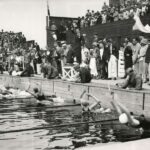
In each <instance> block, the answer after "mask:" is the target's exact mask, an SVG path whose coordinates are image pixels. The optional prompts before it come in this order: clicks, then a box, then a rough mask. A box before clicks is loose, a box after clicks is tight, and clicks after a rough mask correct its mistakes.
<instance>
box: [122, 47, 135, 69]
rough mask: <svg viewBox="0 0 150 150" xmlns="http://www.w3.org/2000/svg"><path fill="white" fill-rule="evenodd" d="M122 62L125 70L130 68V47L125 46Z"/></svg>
mask: <svg viewBox="0 0 150 150" xmlns="http://www.w3.org/2000/svg"><path fill="white" fill-rule="evenodd" d="M124 60H125V69H127V68H132V65H133V62H132V49H131V47H130V46H127V47H126V48H125V51H124Z"/></svg>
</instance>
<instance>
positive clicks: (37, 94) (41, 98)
mask: <svg viewBox="0 0 150 150" xmlns="http://www.w3.org/2000/svg"><path fill="white" fill-rule="evenodd" d="M27 92H29V91H28V90H27ZM29 93H30V94H31V95H32V96H34V98H36V99H37V104H38V105H50V104H51V103H52V102H53V99H51V98H49V97H46V96H45V95H44V93H43V92H42V90H41V88H40V89H39V88H37V87H35V88H33V93H31V92H29Z"/></svg>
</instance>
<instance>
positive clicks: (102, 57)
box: [96, 42, 108, 79]
mask: <svg viewBox="0 0 150 150" xmlns="http://www.w3.org/2000/svg"><path fill="white" fill-rule="evenodd" d="M97 55H98V58H97V60H96V63H97V71H98V79H106V78H107V72H106V68H107V62H108V55H107V50H106V48H105V47H104V44H103V42H100V43H99V52H98V54H97Z"/></svg>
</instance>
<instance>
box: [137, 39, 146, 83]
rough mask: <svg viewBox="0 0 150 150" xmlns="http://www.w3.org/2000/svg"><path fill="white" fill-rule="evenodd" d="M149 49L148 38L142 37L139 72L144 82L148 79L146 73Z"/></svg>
mask: <svg viewBox="0 0 150 150" xmlns="http://www.w3.org/2000/svg"><path fill="white" fill-rule="evenodd" d="M147 49H148V40H147V39H142V40H141V49H140V52H139V56H138V60H139V74H140V75H141V77H142V79H143V82H145V81H146V74H145V56H146V52H147Z"/></svg>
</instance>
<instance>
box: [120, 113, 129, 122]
mask: <svg viewBox="0 0 150 150" xmlns="http://www.w3.org/2000/svg"><path fill="white" fill-rule="evenodd" d="M119 121H120V123H122V124H126V123H128V117H127V115H126V114H125V113H123V114H121V115H120V116H119Z"/></svg>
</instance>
